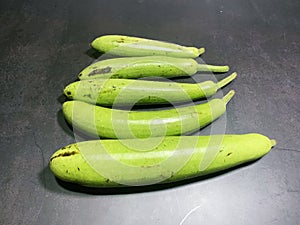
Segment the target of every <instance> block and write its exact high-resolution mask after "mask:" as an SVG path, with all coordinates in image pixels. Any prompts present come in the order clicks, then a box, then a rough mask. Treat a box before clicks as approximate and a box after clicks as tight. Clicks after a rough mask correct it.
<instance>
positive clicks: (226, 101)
mask: <svg viewBox="0 0 300 225" xmlns="http://www.w3.org/2000/svg"><path fill="white" fill-rule="evenodd" d="M234 94H235V91H234V90H231V91H229V92H228V93H227V94H226V95H225V96H224V97H223V100H224V102H225V103H226V104H227V103H228V102H229V101H230V100H231V99H232V97H233V96H234Z"/></svg>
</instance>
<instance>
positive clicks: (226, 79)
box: [217, 72, 237, 88]
mask: <svg viewBox="0 0 300 225" xmlns="http://www.w3.org/2000/svg"><path fill="white" fill-rule="evenodd" d="M236 76H237V74H236V72H234V73H232V74H231V75H229V76H228V77H225V78H224V79H223V80H221V81H219V82H218V83H217V85H218V88H222V87H224V86H225V85H227V84H229V83H230V82H231V81H233V80H234V79H235V78H236Z"/></svg>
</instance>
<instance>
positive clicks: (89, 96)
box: [83, 94, 92, 98]
mask: <svg viewBox="0 0 300 225" xmlns="http://www.w3.org/2000/svg"><path fill="white" fill-rule="evenodd" d="M83 97H88V98H92V95H91V94H85V95H83Z"/></svg>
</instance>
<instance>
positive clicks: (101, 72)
mask: <svg viewBox="0 0 300 225" xmlns="http://www.w3.org/2000/svg"><path fill="white" fill-rule="evenodd" d="M111 69H112V68H111V67H110V66H107V67H105V68H102V69H98V70H93V71H92V72H90V73H89V74H88V76H89V77H91V76H94V75H97V74H106V73H110V72H111Z"/></svg>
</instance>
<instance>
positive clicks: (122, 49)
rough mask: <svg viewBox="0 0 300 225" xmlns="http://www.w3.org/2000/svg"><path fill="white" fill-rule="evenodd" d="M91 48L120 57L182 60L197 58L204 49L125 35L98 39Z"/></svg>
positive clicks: (106, 36) (105, 36)
mask: <svg viewBox="0 0 300 225" xmlns="http://www.w3.org/2000/svg"><path fill="white" fill-rule="evenodd" d="M91 46H92V47H93V48H94V49H97V50H98V51H101V52H105V53H109V54H112V55H118V56H149V55H162V56H171V57H180V58H196V57H198V56H199V55H201V54H202V53H204V51H205V49H204V48H199V49H198V48H195V47H185V46H181V45H178V44H173V43H168V42H164V41H158V40H151V39H146V38H139V37H130V36H123V35H104V36H101V37H98V38H96V39H95V40H94V41H93V42H92V43H91Z"/></svg>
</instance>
